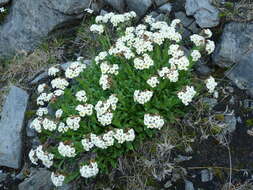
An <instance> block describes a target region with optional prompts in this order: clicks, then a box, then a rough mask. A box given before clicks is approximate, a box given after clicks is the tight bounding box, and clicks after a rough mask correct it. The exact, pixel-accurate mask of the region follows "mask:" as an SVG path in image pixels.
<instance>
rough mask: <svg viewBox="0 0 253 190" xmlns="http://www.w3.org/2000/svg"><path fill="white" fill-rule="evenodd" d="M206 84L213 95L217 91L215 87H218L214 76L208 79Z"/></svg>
mask: <svg viewBox="0 0 253 190" xmlns="http://www.w3.org/2000/svg"><path fill="white" fill-rule="evenodd" d="M205 83H206V88H207V89H208V92H209V93H213V92H214V90H215V87H216V86H217V85H218V84H217V82H215V79H214V78H213V77H212V76H210V77H209V78H208V79H206V81H205Z"/></svg>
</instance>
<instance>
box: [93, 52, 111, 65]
mask: <svg viewBox="0 0 253 190" xmlns="http://www.w3.org/2000/svg"><path fill="white" fill-rule="evenodd" d="M107 56H108V53H107V52H106V51H102V52H100V53H99V54H98V55H97V56H96V57H95V62H96V64H99V63H100V62H101V61H103V60H104V59H105V58H106V57H107Z"/></svg>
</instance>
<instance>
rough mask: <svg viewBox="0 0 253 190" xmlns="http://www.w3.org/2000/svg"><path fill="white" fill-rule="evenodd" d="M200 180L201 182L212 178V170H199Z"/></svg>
mask: <svg viewBox="0 0 253 190" xmlns="http://www.w3.org/2000/svg"><path fill="white" fill-rule="evenodd" d="M200 175H201V181H202V182H208V181H212V180H213V172H212V171H211V170H207V169H206V170H201V171H200Z"/></svg>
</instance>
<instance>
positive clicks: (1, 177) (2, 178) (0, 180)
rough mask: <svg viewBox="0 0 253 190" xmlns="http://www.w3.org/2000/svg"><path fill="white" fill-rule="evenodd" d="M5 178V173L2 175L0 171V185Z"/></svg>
mask: <svg viewBox="0 0 253 190" xmlns="http://www.w3.org/2000/svg"><path fill="white" fill-rule="evenodd" d="M7 176H8V174H7V173H4V172H2V171H1V170H0V183H1V182H3V181H4V180H5V179H6V178H7Z"/></svg>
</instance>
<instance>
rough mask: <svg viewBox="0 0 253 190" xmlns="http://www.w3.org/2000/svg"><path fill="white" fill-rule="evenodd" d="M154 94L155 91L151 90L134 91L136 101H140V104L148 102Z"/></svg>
mask: <svg viewBox="0 0 253 190" xmlns="http://www.w3.org/2000/svg"><path fill="white" fill-rule="evenodd" d="M152 96H153V92H152V91H149V90H145V91H140V90H135V91H134V101H135V102H138V103H139V104H145V103H147V102H148V101H149V100H150V99H151V98H152Z"/></svg>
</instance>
